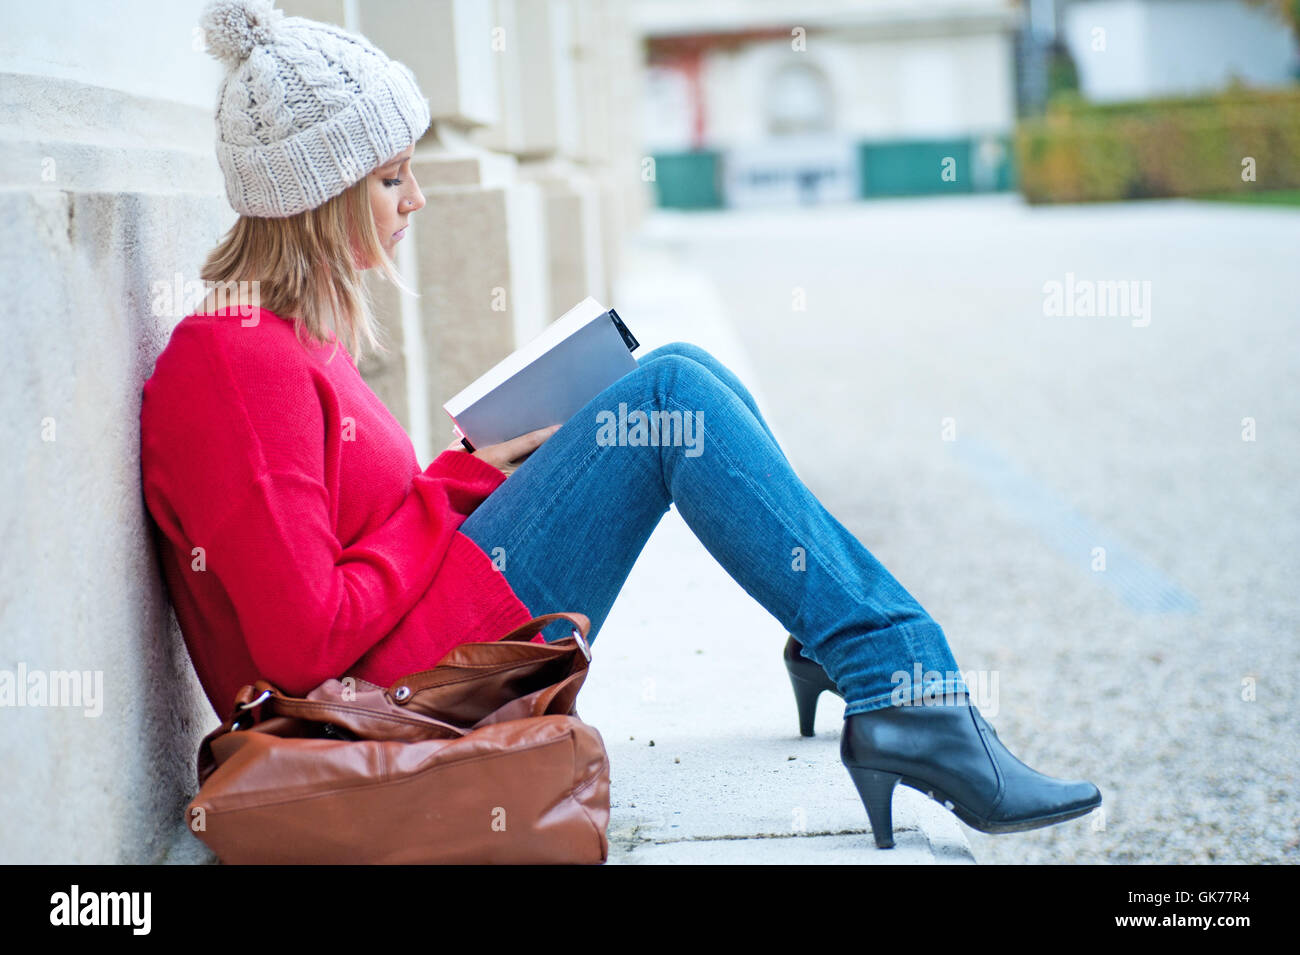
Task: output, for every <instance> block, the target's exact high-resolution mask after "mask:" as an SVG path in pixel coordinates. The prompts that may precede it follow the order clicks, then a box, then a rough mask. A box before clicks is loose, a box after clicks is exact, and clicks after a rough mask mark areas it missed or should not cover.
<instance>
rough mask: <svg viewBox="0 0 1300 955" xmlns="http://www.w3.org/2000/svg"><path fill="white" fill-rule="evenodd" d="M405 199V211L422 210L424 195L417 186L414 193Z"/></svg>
mask: <svg viewBox="0 0 1300 955" xmlns="http://www.w3.org/2000/svg"><path fill="white" fill-rule="evenodd" d="M406 198H407V200H408V201H407V203H406V209H407V211H408V212H419V211H420V210H421V209H423V208H424V193H423V192H421V191H420V187H419V186H416V187H415V192H414V193H413V194H412V195H409V196H407V197H406Z"/></svg>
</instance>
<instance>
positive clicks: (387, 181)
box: [384, 179, 402, 188]
mask: <svg viewBox="0 0 1300 955" xmlns="http://www.w3.org/2000/svg"><path fill="white" fill-rule="evenodd" d="M401 184H402V180H400V179H385V180H384V185H385V186H388V187H390V188H391V187H393V186H400V185H401Z"/></svg>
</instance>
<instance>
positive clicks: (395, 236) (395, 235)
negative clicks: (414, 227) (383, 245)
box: [393, 226, 410, 241]
mask: <svg viewBox="0 0 1300 955" xmlns="http://www.w3.org/2000/svg"><path fill="white" fill-rule="evenodd" d="M409 228H410V226H407V227H406V229H409ZM406 229H401V230H400V231H398V232H394V233H393V241H397V240H398V239H400V238H401V237H402V236H404V235H406Z"/></svg>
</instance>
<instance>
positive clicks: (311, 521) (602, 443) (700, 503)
mask: <svg viewBox="0 0 1300 955" xmlns="http://www.w3.org/2000/svg"><path fill="white" fill-rule="evenodd" d="M203 23H204V26H205V28H206V31H207V39H208V45H209V48H210V50H211V51H212V52H213V53H214V54H215V55H217V56H219V57H221V58H222V59H223V60H224V61H225V62H227V63H228V65H229V67H230V72H229V74H228V75H227V77H226V80H225V81H224V83H223V86H222V91H221V95H220V98H219V105H218V111H217V128H218V143H217V154H218V159H219V161H220V163H221V166H222V169H223V171H224V173H225V180H226V187H227V194H228V196H229V198H230V200H231V204H232V206H233V207H234V208H235V210H236V211H237V212H239V213H241V218H240V219H239V220H238V221H237V223H236V224H235V226H234V227H233V228H232V229H231V231H230V233H229V234H228V235H227V236H226V237H225V238H224V239H223V241H222V243H221V244H220V245H219V246H218V248H216V249H215V250H214V251H213V252H212V253H211V255H210V256H209V258H208V261H207V263H206V264H205V266H204V269H203V272H202V277H203V278H204V279H205V280H207V281H209V282H211V283H214V291H213V295H211V296H210V297H209V299H208V300H207V301H205V302H204V303H203V305H202V306H201V307H200V308H199V309H198V310H197V311H196V312H195V313H194V314H192V315H189V316H187V317H186V318H185V319H183V320H182V321H181V322H180V323H179V324H178V325H177V326H176V329H175V330H174V331H173V333H172V336H171V340H170V341H169V343H168V345H167V348H166V349H165V350H164V351H163V353H162V354H161V355H160V356H159V358H158V361H157V364H156V367H155V370H154V374H153V376H152V377H151V378H150V379H149V381H148V382H147V383H146V385H145V389H144V400H143V407H142V412H141V414H142V449H141V453H142V468H143V476H144V490H145V497H146V503H147V504H148V508H149V511H150V514H151V515H152V516H153V518H154V520H155V521H156V523H157V525H158V528H159V534H160V546H159V550H160V556H161V559H162V562H163V567H164V570H165V573H166V577H167V581H168V586H169V591H170V594H171V598H172V601H173V603H174V605H175V607H176V612H177V618H178V620H179V622H180V624H181V627H182V631H183V633H184V635H185V639H186V644H187V647H188V649H189V652H190V655H191V657H192V659H193V661H194V664H195V668H196V670H197V672H198V675H199V678H200V680H201V682H202V683H203V686H204V689H205V691H206V692H207V694H208V697H209V699H210V701H211V703H212V705H213V707H214V709H216V710H217V712H218V713H221V714H224V713H225V711H226V709H227V708H228V707H229V706H230V704H231V701H232V699H233V696H234V693H235V691H236V690H238V688H239V687H240V686H242V685H244V684H245V683H249V682H252V681H253V680H254V679H256V678H258V677H262V678H265V679H268V680H270V681H271V682H272V683H275V684H278V685H279V686H280V687H281V688H282V689H284V690H286V691H288V692H291V693H302V692H306V691H308V690H310V689H312V688H313V687H315V686H316V685H317V684H319V683H320V682H321V681H322V680H324V679H326V678H328V677H332V676H340V675H342V674H344V673H345V672H346V673H351V674H353V675H356V676H359V677H362V678H365V679H367V680H370V681H372V682H375V683H379V684H384V685H387V684H390V683H392V682H395V681H396V680H397V679H398V678H400V677H402V676H404V675H406V674H408V673H410V672H413V671H416V670H421V669H427V668H429V667H431V666H433V665H434V664H436V663H437V661H438V660H439V659H440V658H441V656H442V655H443V654H444V653H446V651H447V650H449V649H450V648H451V647H452V646H455V645H456V644H458V643H462V642H467V641H471V640H494V639H499V638H500V637H501V636H502V635H504V634H505V633H506V632H507V631H509V630H510V629H512V628H514V627H515V626H518V625H519V624H520V623H523V622H526V621H527V620H529V619H531V618H532V617H533V616H535V615H539V614H542V613H547V612H551V611H555V610H570V609H572V610H580V611H581V612H582V613H584V614H586V615H587V616H588V617H589V618H590V620H591V632H590V634H589V637H588V639H589V640H591V641H594V640H595V639H596V637H597V635H598V634H599V632H600V629H601V626H602V624H603V622H604V620H605V619H606V617H607V615H608V613H609V611H610V608H611V606H612V604H613V602H614V599H615V598H616V596H617V595H618V593H619V591H620V589H621V588H622V586H623V584H624V582H625V580H626V579H627V576H628V573H629V572H630V570H631V568H632V565H633V564H634V563H635V561H636V558H637V556H638V554H639V553H640V552H641V549H642V548H643V547H644V545H645V543H646V541H647V539H648V538H649V536H650V534H651V533H652V532H653V531H654V529H655V527H656V526H657V525H658V523H659V521H660V519H661V518H662V517H663V515H664V513H665V512H666V511H667V510H668V507H669V505H670V504H672V503H676V505H677V508H678V511H679V513H680V514H681V515H682V517H683V519H684V520H685V521H686V523H687V525H688V526H689V527H690V528H691V530H692V531H693V532H694V533H695V534H696V535H697V537H698V538H699V539H700V541H701V542H702V543H703V545H704V546H705V547H706V548H707V549H708V551H709V552H710V553H711V554H712V555H713V556H714V557H715V558H716V559H717V560H718V562H719V563H720V564H721V565H722V567H723V568H724V569H725V570H726V571H727V572H728V573H729V574H730V575H731V576H732V577H733V578H734V579H735V580H736V581H737V582H739V583H740V584H741V585H742V586H743V587H744V588H745V590H746V591H747V592H748V593H749V594H750V595H751V596H753V597H754V599H755V600H757V601H758V602H759V603H760V604H761V605H762V606H763V607H764V608H765V609H767V610H768V611H769V612H770V613H771V614H772V615H773V616H774V617H776V619H777V620H779V621H780V622H781V624H782V625H783V626H784V627H785V628H786V629H787V630H788V631H789V634H790V637H789V639H788V641H787V643H786V650H785V659H786V665H787V667H788V668H789V672H790V677H791V681H792V685H793V686H794V689H795V694H796V700H797V703H798V707H799V716H800V724H801V730H802V731H803V732H805V734H810V733H811V725H812V715H813V707H814V706H815V702H816V699H817V696H818V694H819V693H820V692H821V691H822V690H830V691H831V692H833V693H835V694H837V695H839V696H840V697H841V698H842V699H843V700H844V701H845V704H846V706H845V722H844V729H843V735H842V738H841V755H842V759H843V762H844V764H845V766H846V767H847V769H848V771H849V772H850V774H851V776H852V778H853V781H854V783H855V784H856V786H857V788H858V791H859V793H860V795H861V797H862V799H863V802H864V804H865V806H866V808H867V812H868V817H869V820H870V823H871V826H872V830H873V833H874V835H875V838H876V843H877V845H879V846H881V847H888V846H890V845H892V844H893V837H892V822H891V817H890V804H891V797H892V792H893V789H894V787H895V785H896V784H897V783H899V782H902V783H903V784H905V785H909V786H912V787H914V788H917V789H919V790H921V791H923V792H926V793H928V794H930V795H931V796H933V797H934V798H935V799H938V800H940V801H942V802H943V803H944V805H945V806H947V807H948V808H949V809H951V810H952V811H953V812H954V813H956V814H957V816H958V817H959V818H961V819H962V820H963V821H965V822H966V823H967V824H969V825H971V826H973V827H975V828H976V829H979V830H981V831H983V832H1011V831H1018V830H1023V829H1032V828H1036V827H1040V826H1046V825H1050V824H1052V823H1056V822H1060V821H1063V820H1066V819H1072V818H1076V817H1078V816H1081V815H1083V814H1085V813H1087V812H1089V811H1090V810H1092V809H1093V808H1095V807H1096V806H1098V805H1099V804H1100V802H1101V795H1100V793H1099V792H1098V790H1097V788H1096V787H1095V786H1093V785H1092V784H1091V783H1089V782H1084V781H1070V780H1058V779H1053V778H1051V777H1048V776H1045V775H1043V774H1041V773H1038V772H1036V771H1035V770H1033V769H1030V768H1029V767H1028V766H1026V765H1024V764H1023V763H1021V762H1020V761H1019V760H1018V759H1016V757H1015V756H1013V755H1012V754H1011V753H1010V752H1009V751H1008V750H1007V749H1006V747H1005V746H1003V744H1002V743H1001V741H1000V740H999V739H998V737H997V734H996V733H995V732H994V730H993V729H992V727H991V726H989V724H988V723H987V722H986V721H985V720H984V719H983V717H982V716H981V715H980V713H979V711H978V709H977V708H976V707H975V706H974V705H972V704H971V703H970V701H969V698H968V697H967V695H966V687H965V685H964V684H963V682H962V679H961V676H960V673H959V671H958V668H957V665H956V662H955V661H954V659H953V656H952V653H951V651H950V649H949V647H948V642H947V640H946V638H945V636H944V633H943V630H942V629H941V628H940V626H939V625H938V624H937V623H936V622H935V621H934V620H933V619H931V617H930V616H929V615H928V614H927V613H926V612H925V610H924V609H923V608H922V607H921V606H920V605H919V604H918V603H917V601H916V600H915V599H913V597H912V596H911V595H910V594H909V593H908V592H907V591H906V590H905V589H904V588H903V587H902V586H901V585H900V584H899V583H898V581H896V580H895V579H894V578H893V577H892V576H891V575H890V574H889V572H888V571H887V570H885V568H884V567H882V566H881V565H880V563H879V562H878V561H877V560H876V559H875V558H874V557H873V556H872V555H871V553H870V552H869V551H868V550H867V549H866V548H865V547H864V546H863V545H862V544H861V542H859V541H858V540H857V539H856V538H854V536H853V535H852V534H850V533H849V532H848V531H847V530H846V529H845V528H844V527H843V525H841V524H840V523H839V521H837V520H836V519H835V518H834V517H833V516H832V515H831V514H829V513H828V512H827V511H826V509H825V508H824V507H823V506H822V505H821V503H820V502H819V501H818V500H817V499H816V498H815V497H814V496H813V495H812V493H811V492H810V491H809V490H808V488H807V487H806V486H804V484H803V483H802V482H801V481H800V480H799V479H798V478H797V477H796V476H795V474H794V471H793V470H792V469H791V467H790V464H789V462H788V461H787V459H786V457H785V454H784V452H783V451H782V450H781V448H780V446H779V445H778V444H777V442H776V439H775V437H774V436H773V434H772V432H771V430H770V429H769V428H768V426H767V423H766V421H765V420H764V418H763V415H762V414H761V413H760V411H759V409H758V406H757V405H756V404H755V403H754V399H753V397H752V396H751V395H750V393H749V391H748V390H747V389H746V388H745V386H744V384H743V383H742V382H741V381H740V380H739V379H737V377H736V376H735V375H734V374H733V373H732V372H731V371H730V370H729V369H727V368H726V367H725V366H723V365H722V364H721V363H720V362H718V361H717V360H716V359H715V358H714V357H713V356H712V355H710V354H709V353H708V352H706V351H704V350H703V349H701V348H698V347H696V346H694V345H691V344H689V343H686V342H675V343H672V344H670V345H665V346H663V347H662V348H657V349H654V350H653V351H650V352H649V353H648V354H645V355H643V356H642V357H641V358H640V359H639V361H638V364H637V368H636V369H635V370H633V371H631V372H629V373H628V374H626V375H624V376H623V377H622V378H620V379H619V380H618V381H617V382H615V383H614V384H612V385H610V386H609V387H608V388H606V389H605V390H604V391H602V392H601V393H600V394H598V395H596V396H595V397H594V398H592V400H591V401H590V402H588V404H587V405H586V406H585V407H584V408H582V409H581V410H580V411H579V412H578V413H577V414H575V415H574V416H573V417H572V418H570V419H569V420H568V421H566V422H563V423H562V424H557V425H555V426H552V427H551V428H545V429H542V430H540V431H536V432H533V433H531V434H527V435H522V436H520V437H519V438H516V439H514V440H512V441H508V442H505V443H503V444H499V445H494V446H491V447H485V448H481V449H479V450H477V451H476V452H474V453H473V454H471V453H468V452H467V451H465V450H463V449H461V446H460V445H459V444H458V443H453V444H452V446H450V447H448V448H447V449H446V450H444V451H442V452H441V453H440V454H439V455H438V457H437V458H436V459H435V460H434V461H433V463H431V464H430V465H429V467H428V468H425V469H421V468H420V467H419V464H418V462H417V460H416V457H415V453H414V448H413V447H412V444H411V441H410V439H409V437H408V436H407V434H406V433H405V432H404V431H403V429H402V428H401V426H400V425H399V424H398V422H397V421H396V420H395V419H394V418H393V416H392V415H391V414H390V413H389V412H388V410H387V408H385V407H384V405H383V404H382V402H381V401H380V400H379V399H378V398H377V397H376V396H375V394H374V392H373V391H371V390H370V388H369V387H368V386H367V385H366V384H365V383H364V381H363V380H362V378H361V376H360V374H359V373H358V371H357V368H356V366H355V364H354V355H359V354H360V350H361V347H362V342H363V341H368V342H369V343H370V344H371V345H372V346H375V345H377V344H378V342H377V339H376V337H375V335H374V330H373V322H372V318H371V314H370V307H369V303H368V302H367V300H366V296H365V294H364V291H363V286H362V282H361V273H362V272H363V271H365V270H366V269H368V268H378V269H380V270H381V272H382V274H383V275H385V276H386V277H387V278H388V279H389V280H391V281H394V282H397V283H398V284H400V280H399V278H398V276H397V275H396V272H395V271H394V269H393V265H392V261H391V254H392V252H393V250H394V248H395V247H396V244H397V243H398V242H400V241H402V239H403V238H404V236H405V234H406V230H407V228H408V226H409V223H410V220H411V216H412V214H413V213H415V212H417V211H419V209H420V208H421V207H422V206H423V205H424V196H423V195H422V194H421V192H420V189H419V186H418V185H417V183H416V181H415V177H414V175H413V174H412V172H411V166H410V160H411V156H412V153H413V150H414V144H415V142H416V141H417V140H418V139H419V138H420V136H421V135H422V134H423V133H424V131H425V130H426V129H427V128H428V125H429V121H430V115H429V109H428V104H427V101H425V100H424V98H423V97H422V96H421V95H420V92H419V90H418V88H417V86H416V83H415V80H414V77H413V76H412V75H411V73H410V71H409V70H408V69H407V68H406V67H405V66H403V65H402V64H400V63H397V62H395V61H392V60H389V59H388V58H387V57H385V56H384V55H383V54H382V53H380V52H379V51H378V50H376V49H375V48H374V47H373V46H371V45H370V44H369V43H368V42H367V41H365V40H364V39H363V38H361V37H358V36H355V35H352V34H348V33H346V32H344V31H342V30H339V29H338V28H336V27H333V26H329V25H327V24H321V23H316V22H314V21H310V20H303V19H300V18H285V17H282V16H281V15H280V14H279V11H276V10H273V9H271V8H270V7H269V5H268V4H267V2H266V0H223V2H218V3H214V4H212V5H211V6H210V7H209V8H208V10H207V11H206V12H205V15H204V21H203ZM224 283H230V284H224ZM240 283H244V284H242V285H241V284H240ZM223 291H229V292H231V293H232V297H230V298H228V299H226V300H224V301H223V300H222V293H223ZM341 336H342V337H341ZM344 339H346V341H344ZM638 411H639V412H642V413H644V415H645V416H646V417H647V418H653V419H656V420H661V419H660V416H661V415H664V414H667V415H670V416H672V415H675V414H680V416H681V418H680V419H679V420H681V421H683V422H690V423H691V425H693V428H694V434H693V436H692V437H693V440H690V441H686V440H675V441H674V440H663V441H660V440H655V441H652V442H643V443H635V444H633V443H631V442H626V441H624V442H618V441H610V440H609V433H608V431H607V429H606V428H605V426H604V425H603V423H602V421H603V416H602V414H601V413H602V412H607V413H612V414H615V415H617V414H620V412H622V413H624V414H626V415H627V416H628V418H629V419H631V418H633V417H635V415H636V412H638ZM691 425H687V427H690V426H691ZM687 433H688V434H689V432H687ZM683 436H684V435H683V433H682V432H678V437H679V438H681V437H683ZM701 439H702V440H701ZM489 554H491V555H492V556H489ZM548 631H550V632H544V633H543V634H539V635H538V636H537V637H536V639H538V640H542V639H547V638H550V639H556V638H559V637H563V636H566V635H567V629H566V628H564V627H561V626H557V625H552V627H550V628H548ZM796 637H797V640H796ZM913 674H922V675H923V676H922V677H921V678H920V679H918V680H915V682H914V681H913Z"/></svg>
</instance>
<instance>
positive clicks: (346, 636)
mask: <svg viewBox="0 0 1300 955" xmlns="http://www.w3.org/2000/svg"><path fill="white" fill-rule="evenodd" d="M209 360H210V362H211V367H212V369H213V372H214V374H215V377H216V380H217V381H218V383H219V394H220V395H221V397H222V398H224V399H225V400H224V401H219V402H218V404H219V405H221V414H222V415H223V423H224V425H225V427H224V429H222V430H217V429H213V430H211V431H210V432H209V433H210V434H212V435H214V439H213V440H214V442H215V443H217V444H222V443H225V444H226V447H224V449H223V450H222V452H221V457H220V458H219V459H214V461H215V462H216V466H217V467H219V468H220V469H221V471H222V473H221V478H220V482H219V484H216V485H212V486H210V487H208V488H207V489H206V490H207V493H204V494H203V495H202V496H203V498H204V499H206V500H208V501H210V502H212V505H213V506H212V508H211V510H210V511H209V513H208V514H207V516H206V517H204V518H201V519H196V520H195V522H194V523H195V525H196V529H201V530H202V537H201V539H199V538H195V539H194V542H195V543H196V544H199V545H202V546H203V547H204V548H205V552H206V564H207V570H208V571H209V572H211V573H214V574H215V575H216V577H217V579H218V580H219V581H220V582H221V584H222V587H223V589H224V590H225V591H226V593H227V595H228V596H229V599H230V602H231V604H232V606H233V608H234V612H235V614H236V617H237V619H238V621H239V626H240V629H241V631H242V633H243V635H244V639H245V642H246V645H247V648H248V652H249V655H250V656H251V658H252V660H253V662H254V664H255V665H256V666H257V668H258V671H259V673H260V674H261V675H262V676H263V677H265V678H266V679H268V680H270V681H271V682H272V683H275V684H277V685H279V686H281V687H282V688H283V689H284V690H285V691H286V692H291V693H293V692H305V691H307V690H310V689H311V688H313V687H315V686H316V685H318V684H319V683H320V682H321V681H322V680H325V679H328V678H329V677H335V676H338V675H339V674H340V673H343V672H345V671H346V670H347V669H348V667H349V666H351V665H352V664H353V663H354V662H356V661H357V660H358V659H359V658H360V657H361V656H363V655H364V654H365V653H366V651H367V650H369V649H370V648H371V647H372V646H374V645H375V644H376V643H377V642H379V641H380V640H381V639H382V638H383V637H384V636H385V635H386V634H388V633H389V632H390V631H391V630H393V629H394V627H396V625H397V624H398V622H399V621H400V620H401V619H402V618H403V617H404V616H405V615H406V614H407V613H408V612H409V611H410V610H411V608H412V607H413V606H414V605H415V604H416V602H417V601H418V600H419V599H420V598H421V597H422V596H423V595H424V594H425V592H426V591H428V590H429V588H430V586H431V585H432V583H433V580H434V577H435V575H436V574H437V573H438V572H439V569H440V567H441V565H442V564H443V562H444V558H445V557H446V556H447V553H448V549H449V547H450V546H451V544H452V541H453V538H454V536H455V535H456V533H457V531H458V529H459V527H460V525H461V524H462V523H463V522H464V520H465V518H466V517H467V516H468V515H469V514H470V513H471V512H472V511H473V510H474V509H475V508H476V507H477V506H478V505H479V504H480V503H481V502H482V501H483V499H484V498H486V497H487V496H488V495H489V494H490V493H491V492H492V491H493V490H494V489H495V488H496V487H497V486H499V485H500V484H501V483H502V482H503V481H504V480H505V479H506V476H505V475H504V474H503V473H502V472H501V471H499V470H498V469H497V468H495V467H493V466H492V465H490V464H488V463H487V462H485V461H483V460H482V459H480V458H476V457H474V456H473V455H471V454H468V453H465V452H457V451H447V452H444V453H442V454H440V455H439V456H438V457H437V458H436V459H435V460H434V461H433V462H432V463H431V464H430V465H429V467H428V468H426V469H425V470H424V471H423V472H422V473H418V474H416V475H415V476H414V477H413V479H412V484H411V487H410V490H409V492H408V493H407V495H406V497H405V498H404V499H403V500H402V502H401V503H400V505H399V506H398V507H397V508H396V509H395V510H394V511H393V512H392V513H391V514H390V515H388V517H387V518H386V519H385V520H384V521H383V523H381V524H378V525H377V526H374V527H373V528H371V529H370V530H368V532H367V533H365V534H363V535H362V536H360V537H359V538H357V539H356V540H353V541H352V542H350V543H349V544H348V546H346V547H345V546H343V544H342V542H340V540H339V539H338V538H337V537H336V535H335V531H334V523H333V511H332V504H333V502H332V501H331V499H330V492H329V489H328V486H327V483H326V467H327V465H326V454H325V444H326V442H325V440H324V437H325V435H326V433H327V431H328V430H329V428H330V427H336V425H335V424H334V423H333V422H334V421H336V420H337V418H338V416H339V414H340V412H339V411H338V409H337V408H334V407H332V405H331V397H330V392H329V390H328V388H326V387H325V386H324V385H323V384H322V383H321V381H320V380H319V379H318V378H317V377H315V376H313V375H312V373H311V371H310V368H309V367H308V366H306V365H304V364H303V363H297V364H293V363H281V364H276V363H275V362H274V361H273V359H271V358H267V357H263V356H262V355H260V354H259V353H258V352H257V350H256V349H252V348H242V349H230V350H223V349H221V348H216V349H213V351H211V352H210V353H209ZM218 435H222V436H223V437H215V436H218ZM214 452H215V449H214ZM343 453H347V452H343ZM231 462H234V463H235V464H237V467H236V468H235V469H234V470H231ZM241 471H242V473H243V477H242V479H240V478H238V475H239V473H240V472H241ZM193 479H194V480H195V481H196V482H199V483H203V482H205V481H206V480H207V478H206V477H205V476H204V475H202V474H200V473H197V472H196V473H194V474H193ZM218 487H224V489H225V490H226V491H227V492H228V493H226V494H221V493H217V489H218Z"/></svg>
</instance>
